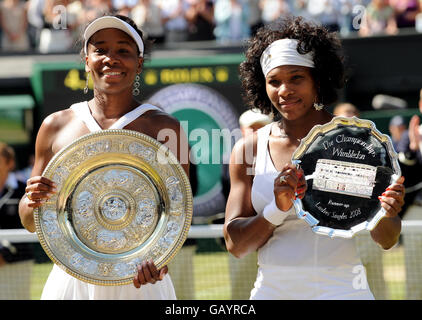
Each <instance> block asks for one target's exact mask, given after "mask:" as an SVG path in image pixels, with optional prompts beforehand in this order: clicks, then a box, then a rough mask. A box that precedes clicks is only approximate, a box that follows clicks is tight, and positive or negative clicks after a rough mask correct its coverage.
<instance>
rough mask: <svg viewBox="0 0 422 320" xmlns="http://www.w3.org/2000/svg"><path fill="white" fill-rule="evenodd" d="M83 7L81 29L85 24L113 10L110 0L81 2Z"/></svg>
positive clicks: (84, 0) (85, 0)
mask: <svg viewBox="0 0 422 320" xmlns="http://www.w3.org/2000/svg"><path fill="white" fill-rule="evenodd" d="M83 7H84V10H83V19H82V23H81V25H82V29H83V28H84V25H85V24H87V23H89V22H91V21H93V20H95V19H96V18H99V17H101V16H103V15H104V14H105V13H108V12H111V11H112V9H113V7H112V4H111V0H83Z"/></svg>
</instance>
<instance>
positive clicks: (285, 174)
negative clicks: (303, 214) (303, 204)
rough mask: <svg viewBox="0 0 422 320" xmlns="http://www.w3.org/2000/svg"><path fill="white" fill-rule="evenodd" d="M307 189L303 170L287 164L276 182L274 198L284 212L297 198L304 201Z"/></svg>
mask: <svg viewBox="0 0 422 320" xmlns="http://www.w3.org/2000/svg"><path fill="white" fill-rule="evenodd" d="M306 188H307V185H306V180H305V174H304V172H303V170H302V168H300V167H299V168H298V167H296V166H295V165H294V164H291V163H288V164H286V165H285V166H284V167H283V169H282V170H281V173H280V174H279V175H278V176H277V178H275V180H274V197H275V202H276V204H277V207H278V208H279V209H280V210H282V211H287V210H289V209H290V208H291V206H292V203H293V201H294V200H295V199H296V198H300V199H303V197H304V196H305V192H306Z"/></svg>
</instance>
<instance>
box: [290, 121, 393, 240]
mask: <svg viewBox="0 0 422 320" xmlns="http://www.w3.org/2000/svg"><path fill="white" fill-rule="evenodd" d="M292 162H293V163H295V164H299V165H300V166H301V167H302V169H303V171H304V173H305V178H306V182H307V186H308V189H307V191H306V194H305V197H304V198H303V199H302V200H300V199H297V200H295V201H294V205H295V208H296V211H297V212H298V216H299V218H301V219H304V220H305V221H306V222H307V223H308V224H309V225H310V226H311V228H312V230H313V231H314V232H316V233H317V234H322V235H328V236H330V237H342V238H351V237H353V236H354V235H355V234H356V233H357V232H359V231H362V230H369V231H370V230H372V229H373V228H374V227H375V226H376V225H377V224H378V222H379V221H380V220H381V219H382V218H383V217H384V216H385V210H384V209H383V208H382V207H381V204H380V201H379V199H378V196H381V194H382V193H383V192H384V191H385V190H386V188H387V187H388V186H389V185H390V184H392V183H394V182H395V181H396V180H397V179H398V178H399V177H400V176H401V170H400V166H399V163H398V160H397V154H396V152H395V150H394V148H393V146H392V143H391V140H390V138H389V137H388V136H387V135H383V134H381V133H380V132H379V131H378V130H377V129H376V128H375V125H374V123H373V122H371V121H369V120H363V119H358V118H356V117H353V118H344V117H335V118H333V120H332V121H331V122H329V123H327V124H325V125H317V126H315V127H314V128H313V129H312V130H311V131H310V132H309V133H308V135H307V136H306V137H305V138H303V139H302V141H301V144H300V145H299V147H298V148H297V149H296V151H295V153H294V154H293V157H292Z"/></svg>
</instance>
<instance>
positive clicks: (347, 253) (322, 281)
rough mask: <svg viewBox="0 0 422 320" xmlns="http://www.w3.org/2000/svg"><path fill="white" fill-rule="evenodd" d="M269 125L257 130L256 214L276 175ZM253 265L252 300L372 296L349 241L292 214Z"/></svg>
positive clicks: (271, 195)
mask: <svg viewBox="0 0 422 320" xmlns="http://www.w3.org/2000/svg"><path fill="white" fill-rule="evenodd" d="M271 126H272V124H269V125H267V126H265V127H263V128H261V129H259V130H258V146H257V158H256V164H255V177H254V180H253V184H252V191H251V192H252V193H251V197H252V205H253V207H254V209H255V211H256V212H257V213H262V211H263V210H264V207H265V206H266V205H267V204H268V203H270V202H271V201H272V199H273V198H274V193H273V183H274V179H275V178H276V176H277V175H278V174H279V172H277V170H276V169H275V167H274V164H273V162H272V160H271V157H270V155H269V151H268V139H269V136H270V132H271ZM258 265H259V268H258V275H257V279H256V281H255V285H254V288H253V289H252V291H251V297H250V298H251V299H257V300H258V299H266V300H274V299H295V300H296V299H298V300H309V299H324V300H325V299H360V300H361V299H374V297H373V295H372V293H371V291H370V290H369V287H368V284H367V280H366V274H365V271H364V267H363V265H362V264H361V261H360V259H359V257H358V253H357V251H356V249H355V247H354V241H353V240H350V239H340V238H333V239H331V238H329V237H327V236H320V235H317V234H315V233H314V232H312V230H311V228H310V226H309V225H308V224H307V223H306V222H305V221H303V220H301V219H299V218H298V217H297V216H296V214H292V215H289V216H288V217H287V218H286V220H284V222H283V224H282V225H280V226H279V227H277V228H276V229H275V231H274V234H273V235H272V237H271V238H270V239H269V240H268V242H267V243H266V244H265V245H264V246H263V247H261V248H260V249H259V250H258Z"/></svg>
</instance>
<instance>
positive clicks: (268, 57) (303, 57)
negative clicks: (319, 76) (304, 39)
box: [260, 39, 315, 77]
mask: <svg viewBox="0 0 422 320" xmlns="http://www.w3.org/2000/svg"><path fill="white" fill-rule="evenodd" d="M298 43H299V41H298V40H296V39H280V40H277V41H274V42H273V43H271V44H270V45H269V46H268V47H267V48H266V49H265V50H264V52H263V53H262V55H261V59H260V63H261V68H262V72H263V73H264V76H265V77H266V76H267V74H268V72H270V71H271V70H272V69H274V68H276V67H280V66H285V65H292V66H303V67H309V68H314V67H315V64H314V60H313V55H312V53H311V52H309V53H307V54H300V53H299V52H297V45H298Z"/></svg>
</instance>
